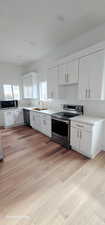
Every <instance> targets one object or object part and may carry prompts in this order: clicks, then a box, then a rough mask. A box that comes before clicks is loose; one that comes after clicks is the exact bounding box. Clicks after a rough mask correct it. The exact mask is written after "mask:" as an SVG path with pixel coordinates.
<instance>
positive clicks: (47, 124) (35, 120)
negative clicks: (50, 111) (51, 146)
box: [30, 111, 51, 137]
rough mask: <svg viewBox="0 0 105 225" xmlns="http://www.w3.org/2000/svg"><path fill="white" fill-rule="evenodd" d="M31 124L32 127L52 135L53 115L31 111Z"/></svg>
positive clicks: (49, 135)
mask: <svg viewBox="0 0 105 225" xmlns="http://www.w3.org/2000/svg"><path fill="white" fill-rule="evenodd" d="M30 124H31V126H32V128H34V129H36V130H38V131H40V132H42V133H44V134H45V135H47V136H48V137H51V116H50V115H47V114H44V113H41V112H36V111H31V112H30Z"/></svg>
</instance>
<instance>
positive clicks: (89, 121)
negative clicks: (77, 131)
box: [70, 115, 105, 125]
mask: <svg viewBox="0 0 105 225" xmlns="http://www.w3.org/2000/svg"><path fill="white" fill-rule="evenodd" d="M70 120H71V121H75V122H80V123H85V124H90V125H94V124H96V123H98V122H101V121H104V120H105V118H101V117H93V116H84V115H83V116H76V117H73V118H70Z"/></svg>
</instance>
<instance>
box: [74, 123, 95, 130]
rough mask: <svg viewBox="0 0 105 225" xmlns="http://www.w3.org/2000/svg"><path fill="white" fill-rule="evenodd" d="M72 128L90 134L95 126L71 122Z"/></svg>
mask: <svg viewBox="0 0 105 225" xmlns="http://www.w3.org/2000/svg"><path fill="white" fill-rule="evenodd" d="M71 127H74V128H80V129H83V130H86V131H89V132H92V129H93V126H92V125H89V124H85V123H79V122H75V121H71Z"/></svg>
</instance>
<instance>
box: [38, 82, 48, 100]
mask: <svg viewBox="0 0 105 225" xmlns="http://www.w3.org/2000/svg"><path fill="white" fill-rule="evenodd" d="M39 93H40V100H47V81H42V82H40V84H39Z"/></svg>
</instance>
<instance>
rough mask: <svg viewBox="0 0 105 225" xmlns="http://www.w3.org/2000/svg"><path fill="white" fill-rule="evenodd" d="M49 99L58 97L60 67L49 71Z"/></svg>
mask: <svg viewBox="0 0 105 225" xmlns="http://www.w3.org/2000/svg"><path fill="white" fill-rule="evenodd" d="M47 97H48V98H52V99H55V98H57V97H58V67H54V68H51V69H49V70H48V74H47Z"/></svg>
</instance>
